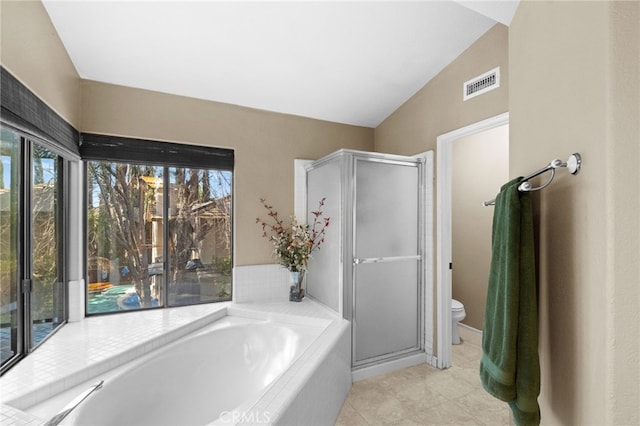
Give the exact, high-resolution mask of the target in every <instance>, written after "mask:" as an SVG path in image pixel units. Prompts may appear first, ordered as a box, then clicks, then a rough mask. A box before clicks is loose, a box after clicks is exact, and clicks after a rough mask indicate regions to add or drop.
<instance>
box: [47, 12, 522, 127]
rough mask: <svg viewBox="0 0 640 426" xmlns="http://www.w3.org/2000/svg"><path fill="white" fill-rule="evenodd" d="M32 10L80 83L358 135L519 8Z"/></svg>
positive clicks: (507, 23) (507, 21)
mask: <svg viewBox="0 0 640 426" xmlns="http://www.w3.org/2000/svg"><path fill="white" fill-rule="evenodd" d="M43 3H44V5H45V8H46V10H47V12H48V13H49V16H50V17H51V20H52V22H53V24H54V26H55V28H56V30H57V31H58V34H59V36H60V38H61V40H62V42H63V44H64V46H65V47H66V49H67V51H68V53H69V56H70V58H71V60H72V62H73V64H74V65H75V67H76V69H77V71H78V73H79V74H80V76H81V77H82V78H84V79H89V80H96V81H100V82H106V83H113V84H119V85H124V86H130V87H136V88H142V89H149V90H155V91H160V92H165V93H171V94H177V95H183V96H190V97H195V98H200V99H207V100H212V101H217V102H224V103H230V104H235V105H241V106H247V107H252V108H258V109H264V110H269V111H276V112H282V113H287V114H294V115H299V116H304V117H311V118H316V119H321V120H328V121H335V122H339V123H346V124H354V125H359V126H366V127H376V126H377V125H378V124H380V122H382V121H383V120H384V119H385V118H386V117H388V116H389V114H391V113H392V112H393V111H394V110H395V109H397V108H398V107H399V106H400V105H401V104H402V103H404V102H405V101H406V100H407V99H409V98H410V97H411V96H412V95H413V94H415V93H416V92H417V91H418V90H419V89H420V88H421V87H423V86H424V85H425V84H426V83H427V82H428V81H429V80H430V79H431V78H433V77H434V76H435V75H436V74H437V73H438V72H440V71H441V70H442V69H443V68H444V67H446V66H447V65H448V64H449V63H450V62H451V61H453V60H454V59H455V58H456V57H457V56H458V55H460V54H461V53H462V52H463V51H464V50H465V49H466V48H467V47H469V46H470V45H471V44H472V43H473V42H474V41H476V40H477V39H478V38H479V37H481V36H482V35H483V34H484V33H485V32H486V31H487V30H488V29H489V28H491V27H492V26H493V25H495V24H496V23H497V22H500V23H503V24H505V25H509V23H510V21H511V18H512V17H513V14H514V12H515V8H516V7H517V4H518V2H517V0H502V1H478V0H477V1H450V0H446V1H411V2H402V1H400V2H399V1H389V2H384V1H371V2H369V1H354V2H338V1H319V2H307V1H286V2H272V1H257V2H247V1H148V0H147V1H99V0H90V1H56V0H43ZM471 77H474V76H470V78H471ZM461 84H462V82H461Z"/></svg>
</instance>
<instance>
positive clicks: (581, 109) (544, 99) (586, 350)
mask: <svg viewBox="0 0 640 426" xmlns="http://www.w3.org/2000/svg"><path fill="white" fill-rule="evenodd" d="M638 9H639V7H638V3H637V2H626V3H625V2H620V3H618V4H613V3H609V2H522V3H521V4H520V6H519V8H518V10H517V12H516V16H515V18H514V20H513V22H512V24H511V27H510V36H509V55H510V57H509V60H510V64H511V74H510V92H511V94H510V104H509V107H510V124H511V144H510V168H511V170H512V171H515V172H518V171H526V170H535V169H536V168H538V167H540V165H541V164H544V163H545V162H548V161H549V160H550V159H552V158H556V157H561V158H566V156H568V155H569V154H570V153H572V152H580V153H581V154H582V155H583V157H584V168H583V170H582V171H581V172H580V174H579V175H577V176H576V177H572V176H568V175H566V174H565V173H560V174H559V176H558V177H557V178H556V180H555V181H554V183H553V184H552V185H551V186H550V187H548V188H547V189H545V190H544V191H541V192H540V193H539V194H537V195H536V197H535V198H534V202H535V206H536V211H537V214H536V220H537V222H538V246H539V248H538V253H537V258H538V263H539V269H538V281H539V285H540V293H539V299H540V307H539V312H540V345H539V346H540V356H541V369H542V391H541V397H540V405H541V411H542V421H543V423H544V424H566V425H573V424H594V425H595V424H639V423H640V417H639V411H638V410H639V409H638V405H639V404H638V402H639V401H640V399H639V398H640V396H639V388H638V383H640V380H639V378H640V377H639V371H638V370H639V368H640V367H639V366H640V361H639V360H638V349H639V346H640V345H639V343H638V339H639V338H640V333H639V328H638V323H639V321H638V311H640V297H639V290H638V288H639V287H640V282H639V281H640V279H639V276H640V275H639V267H638V264H639V263H640V262H639V259H640V251H639V248H638V240H639V217H640V215H639V213H638V212H639V211H640V205H639V197H640V190H639V189H638V188H639V187H640V186H639V185H640V179H639V174H638V160H639V159H640V155H639V145H640V142H639V133H638V120H639V117H640V115H639V111H638V105H639V104H640V99H639V92H640V90H639V86H638V85H639V79H638V61H639V58H640V54H639V53H640V52H639V44H638V43H639V40H640V37H639V34H638V27H639V23H640V16H639V13H638Z"/></svg>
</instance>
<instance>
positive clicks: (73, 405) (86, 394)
mask: <svg viewBox="0 0 640 426" xmlns="http://www.w3.org/2000/svg"><path fill="white" fill-rule="evenodd" d="M103 384H104V380H100V382H99V383H98V384H96V385H93V386H91V387H90V388H89V389H87V390H86V391H84V392H82V393H81V394H80V395H78V396H77V397H75V398H74V399H73V401H71V402H70V403H69V404H68V405H66V406H65V407H64V408H63V409H62V410H60V412H59V413H57V414H56V415H55V416H53V417H52V418H51V420H49V421H48V422H47V423H45V424H44V426H56V425H58V424H59V423H60V422H61V421H62V420H64V418H65V417H67V416H68V415H69V413H71V412H72V411H73V410H74V409H75V408H76V407H77V406H78V405H80V404H81V403H82V401H84V400H85V399H87V398H88V397H89V395H91V394H92V393H94V392H95V391H97V390H98V389H100V388H102V385H103Z"/></svg>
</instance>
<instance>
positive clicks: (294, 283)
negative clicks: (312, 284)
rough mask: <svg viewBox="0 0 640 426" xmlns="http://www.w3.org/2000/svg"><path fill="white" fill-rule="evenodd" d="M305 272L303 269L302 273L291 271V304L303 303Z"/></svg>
mask: <svg viewBox="0 0 640 426" xmlns="http://www.w3.org/2000/svg"><path fill="white" fill-rule="evenodd" d="M305 272H306V271H305V270H304V269H302V270H300V271H289V283H290V285H291V287H289V301H291V302H301V301H302V298H303V297H304V286H303V284H304V277H305Z"/></svg>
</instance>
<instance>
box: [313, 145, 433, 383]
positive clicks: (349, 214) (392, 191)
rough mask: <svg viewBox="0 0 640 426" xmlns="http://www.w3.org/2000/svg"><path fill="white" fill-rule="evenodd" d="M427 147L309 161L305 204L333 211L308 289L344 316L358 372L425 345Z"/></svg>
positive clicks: (428, 301)
mask: <svg viewBox="0 0 640 426" xmlns="http://www.w3.org/2000/svg"><path fill="white" fill-rule="evenodd" d="M432 154H433V153H432V152H428V153H426V154H425V155H421V156H416V157H406V156H399V155H390V154H381V153H372V152H362V151H351V150H340V151H337V152H335V153H333V154H330V155H328V156H326V157H324V158H321V159H320V160H317V161H314V162H313V163H311V164H309V165H308V166H307V167H306V174H307V175H306V178H307V212H309V213H308V214H309V215H311V214H312V213H311V212H312V211H314V210H316V209H317V203H318V201H319V200H320V199H323V198H326V200H325V205H324V207H323V211H324V213H325V215H326V216H329V217H331V224H330V226H329V228H328V229H327V234H326V236H325V244H324V246H323V247H322V250H320V251H318V252H315V253H314V254H313V257H312V259H311V261H310V264H309V274H308V276H307V293H308V294H309V295H310V296H312V297H313V298H315V299H316V300H318V301H320V302H321V303H323V304H325V305H327V306H328V307H330V308H332V309H334V310H335V311H337V312H340V313H341V314H342V316H343V317H344V318H346V319H347V320H349V321H350V322H351V326H352V358H351V365H352V370H353V372H354V378H356V379H357V374H358V372H361V373H360V374H362V378H364V377H368V376H370V375H374V374H378V373H380V372H384V371H388V370H390V369H394V368H400V367H404V366H408V365H413V364H417V363H421V362H427V361H428V355H429V354H431V353H432V347H431V346H432V345H431V341H432V334H433V328H432V326H431V323H432V321H425V318H429V319H431V318H432V309H433V308H432V305H433V304H432V300H433V299H432V285H430V286H428V287H429V288H428V289H427V286H426V285H425V283H426V282H429V283H431V282H432V271H433V259H432V256H431V252H432V251H433V243H432V238H431V235H432V229H431V227H432V222H431V220H430V217H431V214H432V203H433V201H432V200H433V189H432V176H433V155H432ZM427 219H428V220H427ZM394 365H395V367H394ZM385 366H387V367H385ZM381 368H382V369H381ZM366 371H369V372H370V373H369V374H367V373H366Z"/></svg>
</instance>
